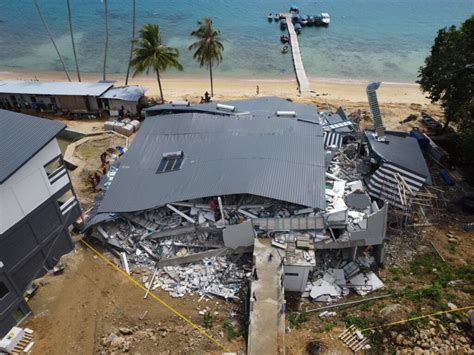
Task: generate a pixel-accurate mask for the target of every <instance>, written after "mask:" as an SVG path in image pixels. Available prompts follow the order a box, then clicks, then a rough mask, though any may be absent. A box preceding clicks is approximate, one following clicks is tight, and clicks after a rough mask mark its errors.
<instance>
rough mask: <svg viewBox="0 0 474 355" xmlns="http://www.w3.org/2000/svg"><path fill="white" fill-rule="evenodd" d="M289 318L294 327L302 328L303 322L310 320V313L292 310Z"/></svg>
mask: <svg viewBox="0 0 474 355" xmlns="http://www.w3.org/2000/svg"><path fill="white" fill-rule="evenodd" d="M287 318H288V322H290V325H291V327H292V328H300V327H301V325H302V324H303V323H305V322H307V321H308V319H309V315H308V313H297V312H292V313H290V314H289V315H288V317H287Z"/></svg>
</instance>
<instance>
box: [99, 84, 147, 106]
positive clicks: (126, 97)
mask: <svg viewBox="0 0 474 355" xmlns="http://www.w3.org/2000/svg"><path fill="white" fill-rule="evenodd" d="M144 95H145V89H144V88H143V87H141V86H121V87H116V88H111V89H109V90H107V91H106V92H105V93H103V94H102V95H101V96H100V97H101V98H102V99H112V100H121V101H134V102H138V100H140V99H141V98H142V97H143V96H144Z"/></svg>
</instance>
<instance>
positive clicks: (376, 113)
mask: <svg viewBox="0 0 474 355" xmlns="http://www.w3.org/2000/svg"><path fill="white" fill-rule="evenodd" d="M379 87H380V82H373V83H370V84H369V85H367V98H368V99H369V106H370V111H372V117H373V118H374V128H375V135H376V136H377V140H379V141H383V140H385V127H384V126H383V122H382V114H381V113H380V108H379V102H378V100H377V93H376V90H377V89H378V88H379Z"/></svg>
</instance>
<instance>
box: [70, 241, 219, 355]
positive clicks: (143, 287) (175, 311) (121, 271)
mask: <svg viewBox="0 0 474 355" xmlns="http://www.w3.org/2000/svg"><path fill="white" fill-rule="evenodd" d="M79 241H81V242H82V244H84V245H85V246H86V247H87V248H89V249H90V250H92V251H93V252H94V253H95V254H96V255H97V256H99V257H100V258H101V259H102V260H104V261H105V262H106V263H107V264H109V265H110V266H112V267H113V268H114V269H115V270H116V271H118V272H119V273H120V274H122V275H123V276H125V277H126V278H127V279H129V280H130V281H131V282H133V283H134V284H135V285H136V286H138V287H140V288H141V289H142V290H143V291H147V289H146V288H145V286H143V285H142V284H141V283H140V282H138V281H137V280H135V279H134V278H133V277H131V276H130V275H129V274H127V273H126V272H125V271H124V270H122V269H121V268H119V267H118V266H117V265H115V264H114V263H113V262H112V261H110V260H109V259H108V258H107V257H106V256H105V255H103V254H102V253H100V252H99V251H97V250H96V249H95V248H94V247H93V246H92V245H90V244H89V243H87V242H86V241H85V240H84V239H82V238H81V239H79ZM149 295H150V296H151V297H153V298H154V299H155V300H157V301H158V302H160V303H161V304H162V305H163V306H165V307H166V308H168V309H169V310H170V311H171V312H173V313H174V314H175V315H177V316H178V317H179V318H181V319H182V320H184V321H185V322H186V323H188V324H189V325H191V326H192V327H193V328H194V329H196V330H197V331H198V332H199V333H201V334H202V335H205V336H206V337H207V338H208V339H210V340H211V341H212V342H213V343H214V344H216V345H217V346H218V347H220V348H221V349H222V350H224V351H227V350H226V348H225V347H224V345H222V344H221V343H220V342H219V341H218V340H216V339H214V338H213V337H212V336H211V335H210V334H209V333H207V332H206V331H205V330H204V329H202V328H201V327H200V326H198V325H197V324H195V323H193V322H192V321H191V320H190V319H188V318H186V317H185V316H183V315H182V314H181V313H179V312H178V311H177V310H176V309H174V308H173V307H171V306H170V305H169V304H167V303H166V302H165V301H163V300H162V299H161V298H159V297H158V296H157V295H156V294H155V293H154V292H151V291H150V292H149Z"/></svg>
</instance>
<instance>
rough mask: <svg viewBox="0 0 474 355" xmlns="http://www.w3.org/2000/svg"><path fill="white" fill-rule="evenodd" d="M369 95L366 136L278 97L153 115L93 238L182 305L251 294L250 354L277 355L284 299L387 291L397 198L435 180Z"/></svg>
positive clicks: (107, 180) (122, 164)
mask: <svg viewBox="0 0 474 355" xmlns="http://www.w3.org/2000/svg"><path fill="white" fill-rule="evenodd" d="M368 96H369V102H370V103H371V108H372V111H373V114H374V116H377V118H376V119H375V120H374V121H375V127H374V128H375V130H374V131H365V132H359V131H358V129H357V128H356V124H354V123H353V122H352V121H351V120H350V119H349V118H348V117H347V115H346V114H345V112H344V110H343V108H339V109H338V110H337V112H336V113H329V112H325V113H322V114H319V113H318V112H317V111H316V109H315V108H314V106H311V105H300V104H295V103H293V102H290V101H287V100H283V99H279V98H275V97H270V98H259V99H252V100H240V101H232V102H226V103H222V104H221V103H206V104H200V105H192V104H190V103H189V102H187V101H185V102H175V103H170V104H166V105H159V106H154V107H151V108H149V109H148V110H147V113H146V116H147V117H146V119H145V122H144V123H143V125H142V127H141V128H140V130H139V131H138V134H137V136H136V137H135V139H134V141H133V143H132V145H131V146H130V148H129V150H128V152H127V153H126V154H125V155H124V156H123V157H122V158H120V159H119V160H118V161H116V162H115V163H114V164H113V167H111V168H110V170H109V172H108V173H107V174H106V175H105V176H104V178H103V181H102V182H101V186H102V188H103V193H102V194H100V195H99V196H98V198H97V199H96V202H95V205H94V207H93V208H92V210H91V212H90V216H89V220H88V223H87V225H86V230H87V233H88V234H89V235H90V236H91V237H93V238H95V239H96V240H98V241H100V242H102V243H103V244H104V245H106V246H107V247H108V249H109V250H110V251H111V252H112V253H114V254H115V256H116V257H117V259H119V260H120V263H121V264H122V267H123V268H124V269H125V270H126V271H127V272H130V268H131V267H132V268H137V267H138V268H147V269H149V270H150V271H153V276H152V277H151V279H150V278H149V277H148V276H146V277H144V278H143V280H142V281H143V282H144V283H145V286H147V287H148V288H149V289H152V290H154V289H156V288H161V289H163V290H166V291H168V292H169V294H170V295H171V296H173V297H183V296H184V295H185V294H198V295H200V296H201V297H213V296H218V297H222V298H225V299H238V295H239V290H240V288H241V286H242V285H243V284H244V280H248V281H250V287H249V288H248V289H247V296H248V297H249V298H250V303H249V309H250V325H249V339H248V345H249V349H250V351H257V349H273V350H272V351H273V352H275V351H277V350H278V349H279V348H281V346H282V345H281V339H282V337H284V329H285V327H284V313H285V312H284V310H285V298H284V293H285V292H287V291H291V292H299V293H300V294H301V296H302V297H311V298H312V299H313V300H314V301H319V302H332V301H335V300H337V299H339V298H340V297H343V296H345V295H347V294H348V293H349V290H350V289H352V290H353V291H355V292H356V293H358V294H360V295H365V294H367V293H369V292H372V291H375V290H378V289H380V288H383V287H384V284H383V282H382V281H381V280H380V279H379V278H378V277H377V275H376V274H375V273H374V272H373V266H374V265H375V264H377V263H378V264H383V262H384V258H385V255H384V243H385V238H386V233H387V219H388V212H389V209H393V208H400V204H399V203H398V202H400V201H399V200H397V199H396V198H395V197H396V196H397V193H396V192H397V191H399V189H400V186H402V187H403V188H404V189H405V188H407V189H408V190H409V191H412V190H416V189H420V188H421V187H422V186H423V185H426V184H429V183H430V181H431V180H430V177H429V171H428V168H427V167H426V163H425V161H424V159H423V155H422V153H421V150H420V148H419V146H418V143H417V140H416V139H415V138H412V137H409V136H408V135H404V134H399V133H396V132H385V129H384V128H383V126H382V121H381V116H380V111H379V109H378V104H377V101H376V95H375V92H374V89H373V86H372V87H371V86H369V89H368ZM407 154H409V156H407ZM381 184H382V185H381ZM397 189H398V190H397ZM398 195H400V196H402V195H403V194H400V193H399V194H398ZM402 202H403V203H404V204H406V203H407V201H405V200H404V201H402ZM402 207H403V206H402ZM252 251H253V258H252V260H251V261H249V260H247V262H245V258H242V255H243V254H245V253H251V252H252ZM275 314H278V315H279V316H278V317H275ZM262 326H264V327H266V329H267V330H268V331H267V333H268V332H270V333H271V334H272V335H271V336H267V337H265V339H267V340H266V341H264V340H262V338H261V337H259V336H258V334H260V332H259V329H261V327H262ZM275 339H276V340H275ZM278 339H280V340H278Z"/></svg>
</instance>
